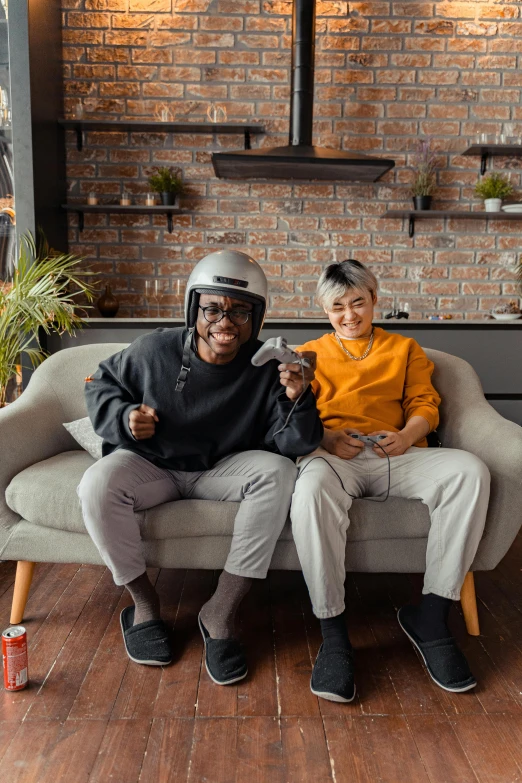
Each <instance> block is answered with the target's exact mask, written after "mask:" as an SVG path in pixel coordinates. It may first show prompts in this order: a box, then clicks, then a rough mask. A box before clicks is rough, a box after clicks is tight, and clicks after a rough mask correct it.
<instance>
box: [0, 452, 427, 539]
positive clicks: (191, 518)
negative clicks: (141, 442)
mask: <svg viewBox="0 0 522 783" xmlns="http://www.w3.org/2000/svg"><path fill="white" fill-rule="evenodd" d="M93 463H94V460H93V458H92V457H90V456H89V455H88V454H87V453H86V452H85V451H67V452H65V453H63V454H58V455H56V456H55V457H51V458H50V459H47V460H44V461H43V462H38V463H36V465H32V466H31V467H29V468H26V469H25V470H23V471H22V472H21V473H19V474H18V475H17V476H15V477H14V479H13V480H12V481H11V483H10V484H9V486H8V488H7V490H6V501H7V504H8V506H9V508H11V509H12V510H13V511H15V512H16V513H18V514H20V516H22V517H23V518H24V519H26V520H27V521H28V522H32V523H34V524H38V525H43V526H45V527H52V528H57V529H58V530H67V531H70V532H74V533H83V532H85V526H84V523H83V518H82V512H81V508H80V501H79V498H78V495H77V494H76V487H77V486H78V484H79V483H80V481H81V478H82V476H83V474H84V472H85V471H86V470H87V468H88V467H89V466H90V465H92V464H93ZM237 509H238V504H237V503H228V502H223V501H221V502H220V501H210V500H176V501H174V502H172V503H164V504H162V505H161V506H156V508H152V509H149V510H148V511H142V512H139V516H140V519H141V528H142V536H143V538H145V539H168V538H184V537H191V536H194V537H198V536H207V535H214V536H230V535H231V534H232V531H233V527H234V518H235V515H236V513H237ZM350 518H351V525H350V528H349V530H348V540H350V541H372V540H378V539H389V538H425V537H426V536H427V534H428V530H429V514H428V509H427V506H425V505H424V504H423V503H421V502H420V501H419V500H403V499H402V498H389V499H388V500H387V501H386V502H385V503H374V502H372V501H370V500H366V499H363V500H355V501H354V504H353V507H352V510H351V512H350ZM281 537H282V538H283V539H291V537H292V534H291V531H290V525H289V524H288V523H287V525H286V526H285V529H284V530H283V533H282V536H281Z"/></svg>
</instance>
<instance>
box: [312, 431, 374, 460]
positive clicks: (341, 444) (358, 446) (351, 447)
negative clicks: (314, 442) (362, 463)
mask: <svg viewBox="0 0 522 783" xmlns="http://www.w3.org/2000/svg"><path fill="white" fill-rule="evenodd" d="M351 433H352V434H353V433H357V434H358V435H362V434H363V433H362V432H359V430H326V429H325V431H324V437H323V440H322V441H321V446H322V447H323V449H326V451H328V452H330V454H333V455H334V456H335V457H340V458H341V459H353V458H354V457H357V456H358V455H359V454H360V453H361V451H362V450H363V449H364V443H362V441H360V440H356V438H352V437H350V434H351Z"/></svg>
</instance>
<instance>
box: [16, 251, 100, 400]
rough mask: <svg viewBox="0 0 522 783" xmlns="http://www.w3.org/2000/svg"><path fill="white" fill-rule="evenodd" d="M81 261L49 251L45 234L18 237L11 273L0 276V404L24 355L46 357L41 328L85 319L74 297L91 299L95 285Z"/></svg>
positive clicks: (70, 330) (35, 359)
mask: <svg viewBox="0 0 522 783" xmlns="http://www.w3.org/2000/svg"><path fill="white" fill-rule="evenodd" d="M79 261H80V259H79V258H78V257H76V256H73V255H70V254H68V253H55V252H53V251H51V250H50V249H49V246H48V245H47V243H46V242H45V240H43V241H42V242H41V244H40V247H39V248H38V249H37V247H36V244H35V241H34V239H33V237H32V236H31V235H27V236H23V237H22V241H21V243H20V255H19V258H18V262H17V264H16V266H15V269H14V273H13V276H12V279H11V280H6V281H0V408H3V407H5V405H6V404H7V402H8V400H7V396H8V387H10V386H12V384H13V380H15V382H16V383H17V385H18V386H19V387H20V381H21V373H22V362H23V357H24V355H25V356H26V357H29V359H30V360H31V364H32V366H33V367H36V366H37V365H38V364H40V363H41V362H42V361H43V360H44V359H45V358H46V356H47V354H46V353H45V351H44V350H43V349H42V346H41V343H40V329H43V331H44V332H45V333H46V334H51V333H52V332H57V333H58V334H63V333H64V332H67V334H74V331H75V329H77V328H81V327H82V326H83V324H84V323H85V321H84V320H83V319H82V318H81V317H80V316H79V315H78V314H77V313H76V311H75V305H76V304H77V302H76V300H77V298H78V297H79V296H81V295H83V296H84V297H85V298H86V299H87V300H88V301H91V300H92V299H93V291H94V287H93V286H92V285H91V284H90V283H88V282H87V281H85V280H82V278H83V277H86V276H87V275H90V274H91V273H90V272H79V271H77V270H76V266H77V264H78V263H79ZM82 307H85V308H88V307H89V305H82Z"/></svg>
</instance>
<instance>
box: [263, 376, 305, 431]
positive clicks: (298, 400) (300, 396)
mask: <svg viewBox="0 0 522 783" xmlns="http://www.w3.org/2000/svg"><path fill="white" fill-rule="evenodd" d="M288 364H294V362H288ZM301 378H302V379H303V391H302V392H301V394H300V395H299V397H298V398H297V400H296V401H295V402H294V404H293V405H292V409H291V410H290V413H289V414H288V416H287V417H286V421H285V423H284V424H283V426H282V427H281V428H280V429H278V430H277V432H274V434H273V436H272V437H273V438H275V436H276V435H279V433H280V432H283V430H284V429H285V427H286V425H287V424H288V422H289V421H290V417H291V415H292V413H293V412H294V411H295V409H296V408H297V406H298V404H299V403H300V402H301V399H302V397H303V395H304V393H305V392H306V391H307V390H308V386H306V387H305V374H304V365H303V364H301ZM308 385H310V384H308Z"/></svg>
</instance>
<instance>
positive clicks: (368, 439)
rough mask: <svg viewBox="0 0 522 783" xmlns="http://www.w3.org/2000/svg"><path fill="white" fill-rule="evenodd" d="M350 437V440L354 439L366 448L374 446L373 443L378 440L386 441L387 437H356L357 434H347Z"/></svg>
mask: <svg viewBox="0 0 522 783" xmlns="http://www.w3.org/2000/svg"><path fill="white" fill-rule="evenodd" d="M348 434H349V435H350V438H355V440H360V441H362V443H365V444H366V446H375V442H376V441H378V440H386V438H387V437H388V436H387V435H372V436H370V435H358V434H357V433H351V432H350V433H348Z"/></svg>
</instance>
